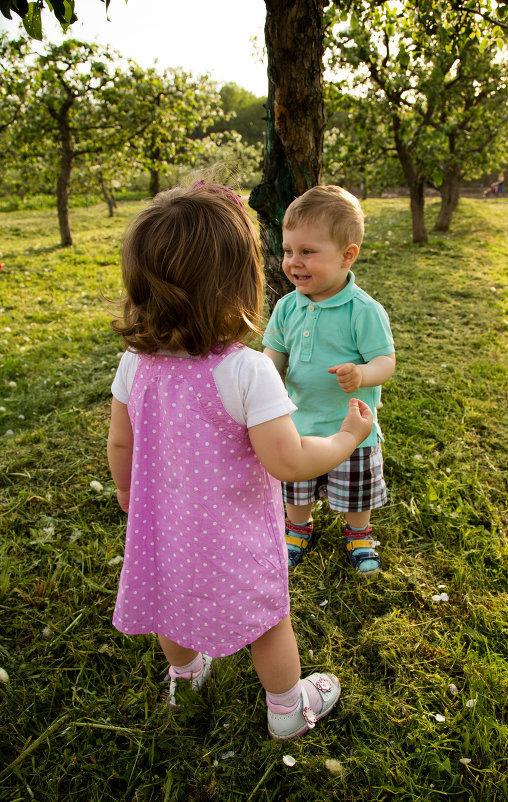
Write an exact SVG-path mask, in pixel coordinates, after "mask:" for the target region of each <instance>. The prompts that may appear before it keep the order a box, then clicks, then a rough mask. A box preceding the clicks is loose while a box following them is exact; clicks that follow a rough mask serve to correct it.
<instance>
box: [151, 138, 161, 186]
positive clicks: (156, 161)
mask: <svg viewBox="0 0 508 802" xmlns="http://www.w3.org/2000/svg"><path fill="white" fill-rule="evenodd" d="M160 161H161V149H160V147H159V146H158V145H157V142H156V139H155V134H153V133H152V135H151V141H150V186H149V192H150V196H151V197H152V198H155V196H156V195H158V193H159V192H160V191H161V174H160Z"/></svg>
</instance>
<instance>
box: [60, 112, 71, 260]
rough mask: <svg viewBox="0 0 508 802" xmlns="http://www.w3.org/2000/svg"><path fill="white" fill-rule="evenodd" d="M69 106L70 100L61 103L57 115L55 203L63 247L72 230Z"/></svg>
mask: <svg viewBox="0 0 508 802" xmlns="http://www.w3.org/2000/svg"><path fill="white" fill-rule="evenodd" d="M70 106H71V103H70V102H68V103H64V104H62V106H61V108H60V109H59V113H58V116H57V120H58V127H59V129H60V172H59V174H58V178H57V182H56V203H57V211H58V225H59V227H60V243H61V245H62V246H63V247H67V246H68V245H72V232H71V223H70V218H69V190H70V182H71V171H72V161H73V158H74V154H73V152H72V147H71V134H70V128H69V118H68V113H69V109H70Z"/></svg>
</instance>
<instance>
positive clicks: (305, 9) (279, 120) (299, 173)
mask: <svg viewBox="0 0 508 802" xmlns="http://www.w3.org/2000/svg"><path fill="white" fill-rule="evenodd" d="M265 4H266V24H265V41H266V49H267V54H268V99H267V104H266V119H267V132H266V144H265V155H264V168H263V178H262V181H261V184H259V185H258V186H257V187H255V188H254V189H253V190H252V193H251V195H250V198H249V204H250V206H251V207H252V208H253V209H255V210H256V211H257V213H258V219H259V223H260V229H261V243H262V247H263V256H264V262H265V274H266V283H267V288H266V295H267V300H268V305H269V308H270V310H271V309H273V307H274V306H275V304H276V302H277V300H278V299H279V298H280V297H281V296H282V295H285V294H286V293H287V292H289V291H290V290H292V289H293V285H292V284H290V282H289V281H288V280H287V279H286V277H285V275H284V273H283V272H282V270H281V268H280V262H281V259H282V231H281V223H282V218H283V217H284V212H285V211H286V209H287V207H288V206H289V204H290V203H291V201H292V200H294V199H295V198H296V197H297V196H298V195H301V194H302V193H303V192H305V191H306V190H307V189H309V187H312V186H315V185H316V184H317V183H318V182H319V174H320V170H321V159H322V153H323V130H324V125H325V116H324V104H323V64H322V59H323V0H265Z"/></svg>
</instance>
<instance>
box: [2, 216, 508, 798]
mask: <svg viewBox="0 0 508 802" xmlns="http://www.w3.org/2000/svg"><path fill="white" fill-rule="evenodd" d="M142 205H143V204H142V203H127V204H121V205H120V210H119V214H118V216H117V217H115V218H113V219H110V218H108V217H107V216H106V213H105V209H104V208H103V207H102V206H97V207H93V208H90V209H88V210H86V209H77V210H73V212H72V225H73V232H74V236H75V243H76V244H75V245H74V246H73V247H72V248H70V249H61V248H59V247H58V245H57V243H58V241H59V237H58V230H57V223H56V216H55V213H54V212H53V211H47V212H46V211H41V212H19V213H9V214H2V215H1V226H2V243H1V248H2V251H1V253H0V261H1V262H2V265H3V269H2V270H1V271H0V307H1V308H2V324H1V331H0V354H1V359H2V369H1V374H0V387H1V391H2V398H1V400H0V406H1V411H0V443H1V445H2V448H1V454H0V468H1V489H0V492H1V496H0V498H1V503H2V508H3V517H2V523H1V531H0V614H1V622H2V625H1V628H0V629H1V635H0V667H1V668H3V669H4V671H6V672H7V674H8V676H9V681H8V682H5V683H4V682H0V695H1V697H2V700H1V705H2V708H1V714H0V716H1V717H0V731H1V742H0V753H1V755H2V761H1V764H0V799H5V800H10V802H14V800H23V802H24V801H25V800H30V799H35V800H37V802H42V800H47V802H54V801H55V800H71V799H76V800H82V799H87V800H90V802H96V800H123V799H125V800H136V802H142V801H143V802H144V800H161V801H162V800H177V802H180V800H181V801H182V802H187V800H193V801H194V800H196V801H197V802H207V800H217V802H225V801H227V800H248V799H251V800H255V801H256V802H257V800H272V801H273V802H283V800H286V799H289V800H291V802H297V801H298V802H300V801H301V802H314V800H315V802H323V800H335V799H336V800H351V802H353V800H354V801H355V802H356V801H357V800H391V799H397V800H404V801H405V800H407V802H409V800H422V801H423V800H428V801H429V802H434V800H437V799H441V798H443V797H449V798H452V799H454V800H460V802H462V801H464V802H465V801H466V800H481V801H482V802H501V800H504V799H506V798H507V797H508V764H507V757H506V743H507V741H508V722H507V719H506V699H507V698H508V669H507V665H508V664H507V647H506V634H507V631H506V613H507V605H508V567H507V566H508V564H507V556H508V551H507V541H506V523H507V498H508V494H507V488H506V477H507V475H508V464H507V463H508V457H507V455H508V434H507V432H508V420H507V409H508V397H507V396H508V393H507V360H506V353H507V352H506V346H507V331H508V309H507V298H508V293H507V285H508V277H507V272H506V264H507V260H508V244H507V238H506V237H507V234H508V223H507V217H508V215H507V210H508V206H507V204H506V203H505V202H504V201H498V202H496V203H494V202H492V203H488V202H482V201H466V200H464V201H463V202H462V204H461V208H460V212H459V213H458V214H457V217H456V220H455V221H454V226H453V230H452V232H450V233H449V234H446V235H443V234H439V235H435V234H432V233H431V234H430V239H429V243H428V244H426V245H419V246H417V245H413V244H412V243H411V242H410V225H409V217H408V210H407V203H406V201H403V200H389V201H379V200H368V201H366V202H365V204H364V206H365V212H366V219H367V235H366V240H365V243H364V246H363V248H362V252H361V256H360V259H359V261H358V263H357V266H356V269H355V273H356V277H357V281H358V283H359V284H360V286H362V287H363V288H364V289H365V290H366V291H367V292H369V293H371V294H372V295H374V296H375V297H376V298H377V299H378V300H379V301H380V302H381V303H382V304H383V305H384V306H385V308H386V309H387V310H388V312H389V314H390V319H391V323H392V328H393V331H394V336H395V339H396V346H397V360H398V361H397V371H396V374H395V376H394V378H393V379H392V380H391V381H390V382H389V383H387V385H386V386H385V388H384V390H383V403H384V406H383V408H382V410H381V413H380V418H381V424H382V427H383V431H384V434H385V438H386V443H385V447H384V453H385V473H386V479H387V483H388V487H389V498H390V501H389V504H388V505H387V506H386V507H384V508H383V509H382V510H380V511H378V512H376V513H375V514H374V516H373V524H374V526H375V533H376V537H377V538H378V539H379V540H380V541H381V542H382V546H381V553H382V556H383V560H384V564H385V571H384V573H383V574H382V575H380V576H379V577H378V578H377V579H375V580H374V581H369V582H365V581H363V580H362V579H361V578H360V577H358V576H357V575H355V574H353V573H352V572H351V570H350V569H349V568H348V567H347V565H346V561H345V558H344V555H343V551H342V545H341V536H340V527H339V526H338V525H337V523H336V521H335V519H334V517H333V515H332V514H331V513H330V510H329V509H328V507H327V505H326V504H324V505H323V506H322V508H321V510H319V511H316V513H315V521H316V530H317V537H316V544H315V546H314V548H313V549H312V551H311V552H310V553H309V554H308V556H307V558H306V560H305V561H304V562H303V563H302V564H301V566H299V567H298V568H297V569H296V570H295V571H293V572H292V574H291V580H290V582H291V594H292V607H293V617H294V623H295V630H296V634H297V639H298V643H299V646H300V652H301V656H302V663H303V666H304V671H305V672H306V673H308V672H310V671H312V670H315V669H316V668H321V667H323V668H327V669H330V670H332V671H334V672H336V673H337V674H338V675H339V676H340V678H341V682H342V685H343V695H342V702H341V703H340V705H339V706H338V707H337V710H336V711H335V712H334V713H332V714H331V716H330V717H329V718H328V719H327V720H326V721H324V722H322V723H320V724H319V725H318V726H317V727H316V729H315V730H314V731H312V732H311V733H309V734H308V735H307V736H306V737H305V738H303V739H300V740H299V741H295V742H294V743H290V744H282V745H277V744H274V743H272V742H270V741H269V740H268V739H267V737H266V726H265V715H266V713H265V704H264V699H263V694H262V691H261V689H260V686H259V683H258V681H257V678H256V675H255V672H254V670H253V668H252V665H251V662H250V657H249V654H248V651H247V650H243V651H241V652H240V653H238V654H237V655H235V656H233V657H231V658H228V659H225V660H220V661H216V665H215V668H214V675H213V678H212V681H211V682H210V684H209V686H208V688H207V690H206V693H205V695H204V697H203V699H194V700H193V701H192V705H191V708H190V711H189V713H183V712H180V713H177V714H175V713H169V712H168V710H167V709H166V708H164V706H163V705H162V704H161V703H160V700H161V684H160V680H161V679H162V677H163V675H164V671H165V665H164V660H163V658H162V655H161V653H160V651H159V649H158V647H157V645H156V643H155V642H154V640H153V639H152V638H149V637H140V638H128V637H124V636H122V635H120V633H118V632H117V631H116V630H115V629H113V627H112V625H111V615H112V610H113V605H114V599H115V593H116V587H117V582H118V576H119V572H120V568H121V565H120V563H119V561H118V559H116V558H118V557H120V556H121V554H122V549H123V535H124V526H125V518H124V516H123V514H122V513H121V512H120V510H119V508H118V507H117V505H116V501H115V498H114V488H113V485H112V482H111V480H110V478H109V474H108V470H107V462H106V455H105V438H106V433H107V419H108V408H109V398H110V384H111V380H112V376H113V371H114V369H115V366H116V364H117V362H118V354H119V352H120V350H121V346H120V343H119V342H118V340H117V338H116V337H115V336H114V335H113V334H112V333H111V332H110V330H109V313H108V310H107V308H106V305H105V304H104V302H103V300H101V294H104V295H106V296H108V297H111V298H116V297H118V295H119V293H120V291H121V285H120V273H119V244H120V239H121V234H122V231H123V229H124V227H125V224H126V222H127V220H128V219H129V218H130V216H131V215H132V214H133V213H134V212H135V211H136V210H137V209H139V208H141V206H142ZM428 214H429V219H428V224H429V229H430V228H431V224H432V221H433V219H434V218H435V215H436V205H435V203H430V204H429V206H428ZM90 482H99V483H100V484H101V485H102V487H103V489H102V491H100V492H97V491H96V490H93V489H92V488H91V487H90ZM443 592H445V593H446V594H447V595H448V597H449V600H448V601H436V600H434V599H433V598H432V597H433V596H439V595H440V594H441V593H443ZM324 602H326V604H324ZM450 685H455V686H456V688H457V689H458V693H456V694H453V693H451V691H450V689H449V688H450ZM471 700H472V702H471ZM470 702H471V703H470ZM468 703H470V706H468ZM436 715H437V716H438V717H444V721H442V720H440V718H438V719H436ZM231 752H233V754H232V755H231V754H230V753H231ZM285 754H291V755H292V756H293V757H294V758H295V759H296V764H295V765H294V766H293V767H289V766H286V765H285V764H284V763H283V762H282V757H283V756H284V755H285ZM462 758H466V759H470V761H471V762H470V763H461V762H460V760H461V759H462ZM330 759H333V760H335V761H337V762H338V764H340V766H339V769H338V773H334V774H332V773H331V772H330V771H329V769H328V768H327V766H326V763H325V761H326V760H330ZM16 760H18V762H17V763H16V762H15V761H16ZM332 765H333V764H332ZM3 767H5V768H4V773H2V768H3Z"/></svg>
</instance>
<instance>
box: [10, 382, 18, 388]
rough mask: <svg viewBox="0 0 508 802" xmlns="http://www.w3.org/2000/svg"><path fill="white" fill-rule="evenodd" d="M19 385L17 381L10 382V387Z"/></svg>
mask: <svg viewBox="0 0 508 802" xmlns="http://www.w3.org/2000/svg"><path fill="white" fill-rule="evenodd" d="M17 386H18V385H17V383H16V382H9V387H17Z"/></svg>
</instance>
